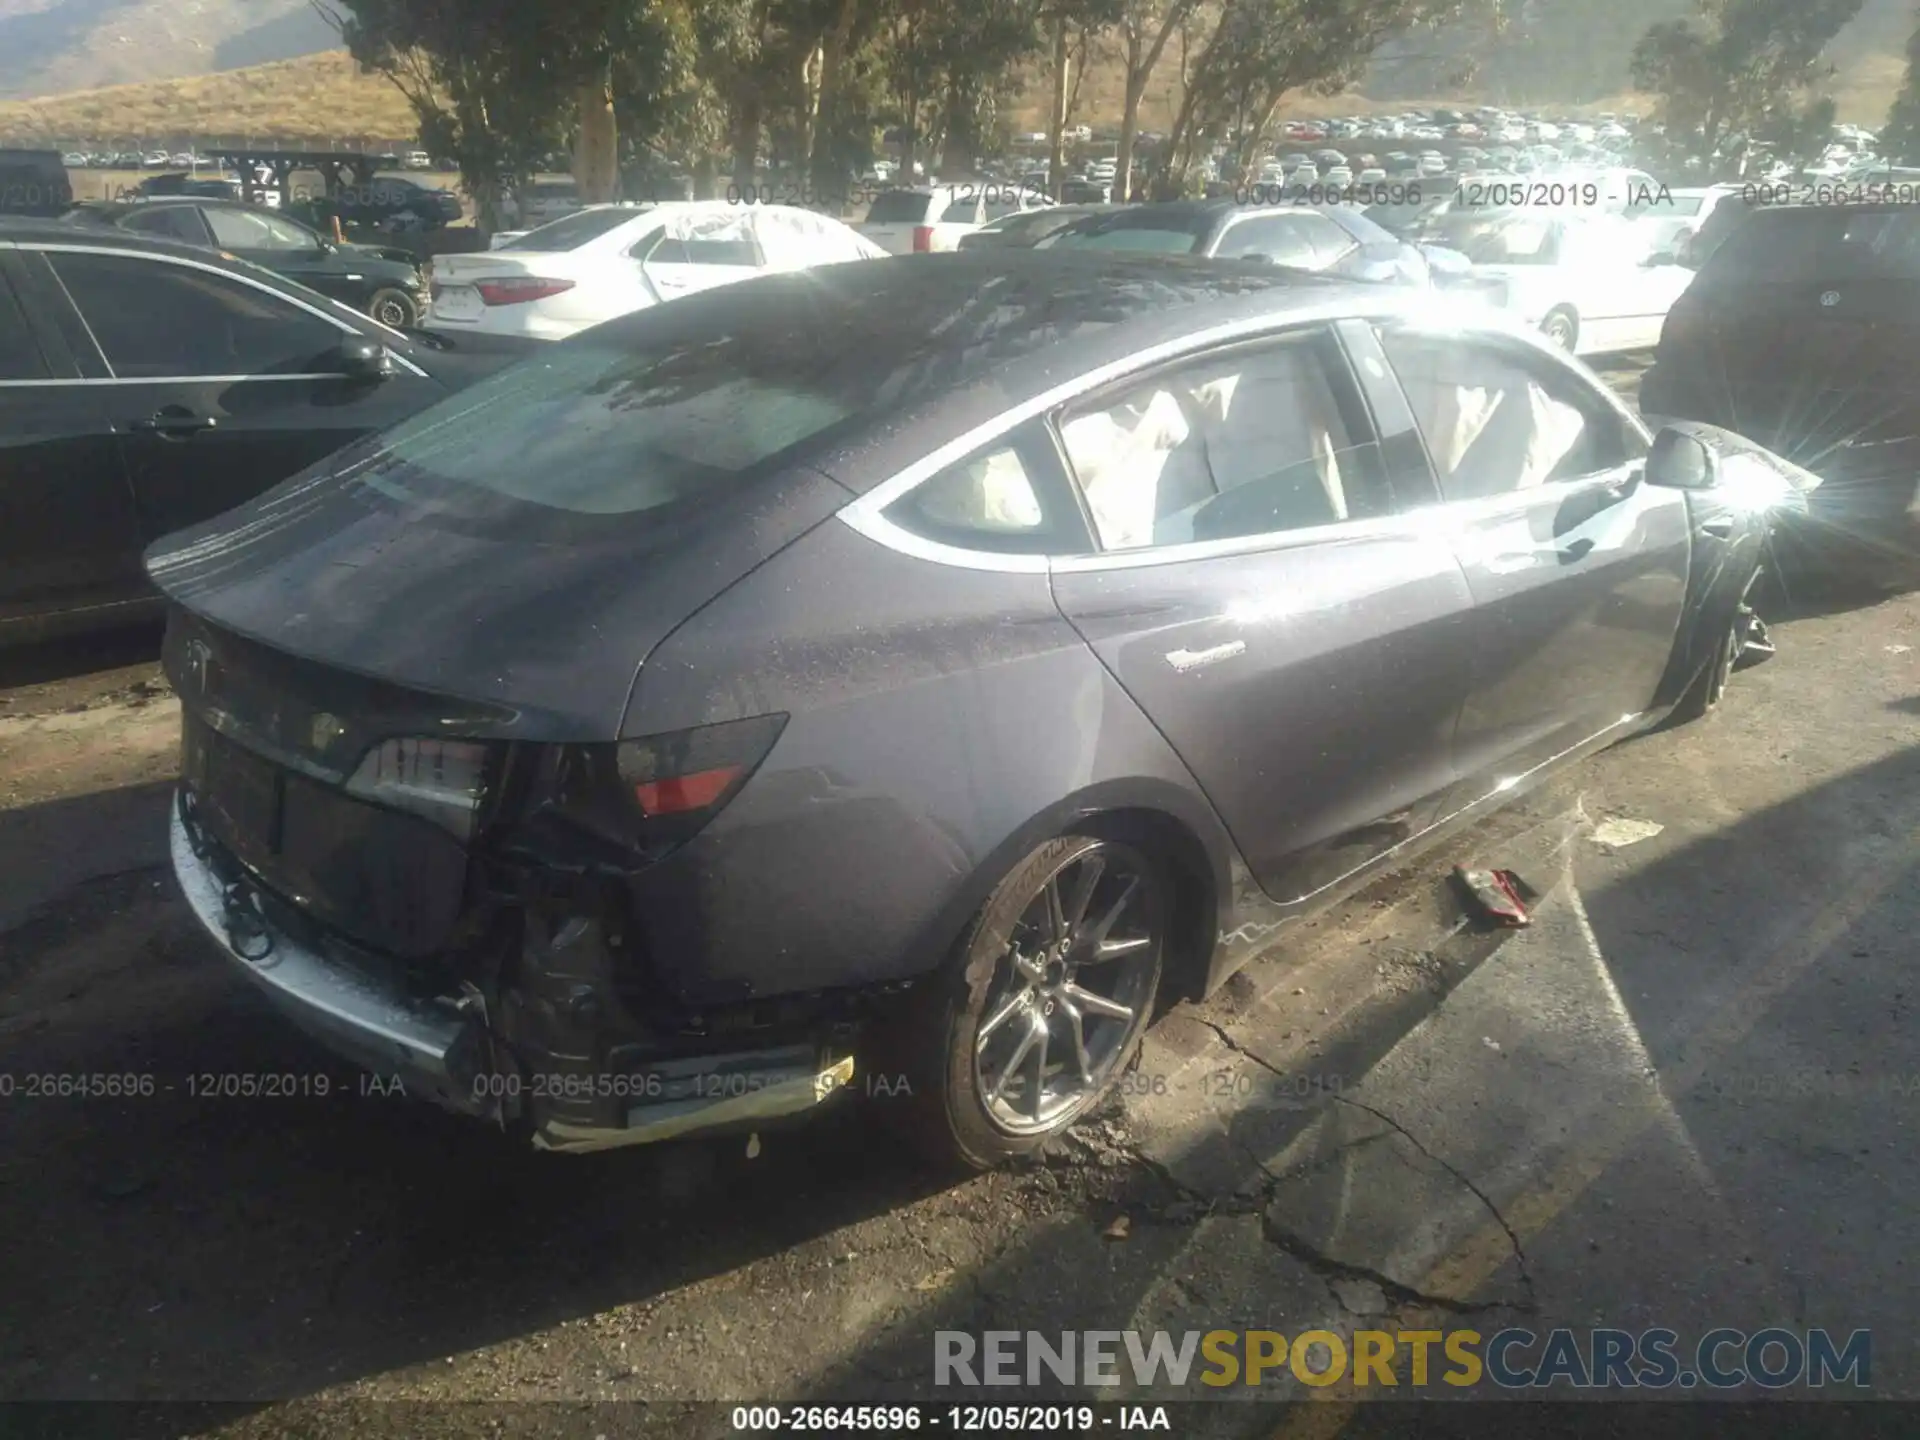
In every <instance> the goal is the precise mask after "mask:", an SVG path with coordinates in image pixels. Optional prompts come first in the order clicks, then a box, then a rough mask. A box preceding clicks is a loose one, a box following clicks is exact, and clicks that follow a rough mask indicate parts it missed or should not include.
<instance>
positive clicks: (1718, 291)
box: [1640, 204, 1920, 583]
mask: <svg viewBox="0 0 1920 1440" xmlns="http://www.w3.org/2000/svg"><path fill="white" fill-rule="evenodd" d="M1916 345H1920V209H1917V208H1915V207H1914V206H1912V205H1896V204H1850V205H1793V206H1779V207H1762V208H1758V209H1755V210H1753V211H1752V212H1751V213H1750V214H1749V215H1748V216H1747V218H1746V219H1745V220H1743V221H1742V222H1740V223H1739V224H1738V225H1737V226H1735V227H1734V228H1733V229H1732V230H1731V231H1730V232H1729V233H1728V234H1727V236H1726V238H1725V240H1724V241H1723V242H1722V243H1721V244H1720V245H1719V247H1718V248H1717V249H1715V250H1714V252H1713V254H1712V256H1711V258H1709V259H1708V260H1707V262H1706V264H1705V265H1704V266H1703V267H1702V268H1701V270H1700V273H1699V274H1698V275H1697V276H1696V277H1695V279H1694V281H1693V283H1692V285H1691V286H1689V287H1688V289H1687V291H1686V293H1685V294H1684V295H1682V296H1681V297H1680V299H1679V301H1678V302H1677V303H1676V304H1675V305H1674V307H1673V309H1672V310H1671V311H1669V312H1668V315H1667V320H1666V325H1665V328H1664V329H1663V330H1662V331H1661V334H1660V346H1659V349H1658V351H1657V352H1656V353H1655V363H1654V366H1653V368H1652V369H1651V370H1649V371H1648V372H1647V374H1646V376H1645V377H1644V378H1643V379H1642V381H1641V385H1640V407H1641V409H1642V411H1643V412H1645V413H1647V414H1649V415H1658V416H1667V417H1673V418H1679V419H1687V420H1701V421H1705V422H1707V423H1709V424H1713V425H1721V426H1724V427H1726V428H1727V429H1729V430H1735V431H1738V432H1740V433H1741V434H1743V435H1746V436H1748V437H1749V438H1750V439H1753V440H1756V441H1758V442H1759V443H1760V444H1762V445H1765V446H1767V447H1768V448H1769V449H1771V450H1773V451H1775V452H1776V453H1778V454H1780V455H1783V456H1785V457H1787V458H1788V459H1790V460H1793V461H1796V462H1798V463H1799V464H1800V465H1803V466H1805V467H1806V468H1807V469H1808V470H1811V471H1812V472H1813V473H1814V474H1816V475H1818V476H1819V477H1820V478H1821V481H1822V484H1821V486H1820V488H1819V489H1818V490H1817V491H1815V492H1814V494H1813V496H1812V497H1811V513H1810V514H1809V516H1808V523H1807V524H1806V525H1805V526H1804V527H1802V528H1801V529H1800V530H1799V532H1798V533H1797V534H1794V533H1789V534H1788V535H1785V536H1783V537H1782V538H1783V539H1784V540H1786V541H1788V542H1789V546H1790V549H1793V550H1798V551H1800V552H1801V555H1800V558H1802V559H1818V560H1819V561H1820V562H1821V563H1822V565H1823V566H1824V567H1826V568H1833V567H1834V566H1836V565H1837V564H1844V565H1845V567H1846V569H1847V570H1848V571H1849V572H1850V573H1852V574H1854V575H1857V576H1861V577H1862V578H1865V577H1866V576H1867V575H1869V574H1871V575H1872V576H1873V577H1874V578H1879V579H1885V580H1893V581H1898V582H1900V583H1910V582H1911V580H1912V579H1913V578H1914V577H1915V576H1916V575H1920V544H1916V540H1920V527H1917V526H1916V521H1915V500H1916V493H1915V482H1916V479H1920V386H1916V385H1915V383H1914V379H1913V363H1914V355H1915V347H1916ZM1813 542H1818V544H1819V545H1820V547H1821V548H1822V549H1825V550H1829V551H1830V553H1827V554H1825V555H1821V556H1818V557H1816V556H1814V555H1811V554H1809V553H1807V552H1808V546H1809V544H1811V543H1813ZM1836 545H1840V546H1841V547H1842V549H1843V551H1844V556H1843V555H1842V554H1838V553H1831V547H1834V546H1836Z"/></svg>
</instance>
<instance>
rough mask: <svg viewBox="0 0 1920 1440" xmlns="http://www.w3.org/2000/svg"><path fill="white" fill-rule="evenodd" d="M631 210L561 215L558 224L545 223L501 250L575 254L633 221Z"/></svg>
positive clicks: (585, 211) (508, 243)
mask: <svg viewBox="0 0 1920 1440" xmlns="http://www.w3.org/2000/svg"><path fill="white" fill-rule="evenodd" d="M634 215H635V212H634V211H632V210H582V211H580V212H579V213H578V214H575V215H565V216H562V217H561V218H560V219H558V220H552V221H549V222H548V223H547V224H545V225H541V226H539V227H538V228H536V229H533V230H529V231H527V233H526V234H524V235H522V236H519V237H518V238H517V239H513V240H509V241H507V242H506V244H504V245H502V246H501V247H500V248H501V249H502V250H539V251H543V252H546V253H548V254H551V253H553V252H554V251H556V250H578V249H579V248H580V247H581V246H582V245H585V244H587V243H588V242H589V241H592V240H598V239H599V238H600V237H601V236H602V235H605V234H606V233H607V232H608V231H610V230H617V229H619V228H620V227H621V226H622V225H624V224H626V223H627V222H628V221H629V220H631V219H633V218H634Z"/></svg>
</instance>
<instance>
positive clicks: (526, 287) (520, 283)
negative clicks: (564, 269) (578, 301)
mask: <svg viewBox="0 0 1920 1440" xmlns="http://www.w3.org/2000/svg"><path fill="white" fill-rule="evenodd" d="M574 283H575V282H574V281H572V280H552V279H548V278H546V277H544V276H540V275H506V276H500V277H497V278H495V279H492V280H476V281H475V282H474V286H473V288H474V289H476V290H478V291H479V292H480V300H481V303H483V304H486V305H525V304H526V303H527V302H528V301H530V300H545V299H547V298H548V297H549V296H552V295H562V294H565V293H566V292H567V291H569V290H571V289H573V287H574Z"/></svg>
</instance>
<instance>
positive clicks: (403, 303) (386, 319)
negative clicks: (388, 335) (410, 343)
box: [367, 285, 420, 330]
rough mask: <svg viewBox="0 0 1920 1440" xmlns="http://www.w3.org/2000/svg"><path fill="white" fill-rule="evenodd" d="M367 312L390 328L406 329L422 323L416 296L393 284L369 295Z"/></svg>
mask: <svg viewBox="0 0 1920 1440" xmlns="http://www.w3.org/2000/svg"><path fill="white" fill-rule="evenodd" d="M367 314H369V315H371V316H372V317H373V318H374V319H375V320H378V321H379V322H380V323H381V324H382V325H385V326H386V327H387V328H388V329H389V330H406V329H409V328H410V327H412V326H414V325H417V324H419V323H420V307H419V305H418V304H417V303H415V301H414V298H413V297H412V296H411V295H409V294H407V292H406V291H404V290H396V289H394V288H393V287H392V286H391V285H388V286H384V287H382V288H381V289H378V290H376V291H374V292H373V294H371V295H369V296H368V297H367Z"/></svg>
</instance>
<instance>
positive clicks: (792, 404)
mask: <svg viewBox="0 0 1920 1440" xmlns="http://www.w3.org/2000/svg"><path fill="white" fill-rule="evenodd" d="M747 348H748V346H747V345H746V344H744V343H743V342H741V341H739V340H737V339H733V338H726V337H722V338H717V339H715V340H713V341H712V342H711V343H709V344H707V345H703V346H685V345H678V346H673V347H671V348H669V349H666V350H635V349H632V348H630V347H627V346H617V345H614V344H608V343H601V342H597V341H595V340H592V339H585V338H582V339H579V340H574V341H570V342H566V343H564V344H560V345H556V346H554V347H553V348H552V349H551V350H549V351H547V352H545V353H543V354H541V355H540V356H538V357H536V358H534V359H530V360H524V361H522V362H520V363H519V364H517V365H513V366H509V367H508V368H507V369H505V370H502V371H500V372H498V373H497V374H495V375H492V376H489V377H488V378H487V379H485V380H483V381H481V382H480V383H479V384H477V385H474V386H471V387H470V388H468V389H466V390H463V391H461V392H460V393H459V394H458V395H456V396H454V397H452V398H451V399H448V400H444V401H442V402H441V403H440V404H438V405H435V406H432V407H430V408H429V409H427V410H424V411H422V412H421V413H420V414H418V415H416V416H414V417H413V418H412V419H410V420H405V421H402V422H401V423H400V424H399V425H397V426H395V427H394V428H393V429H392V430H389V431H388V432H387V433H386V434H385V436H383V437H382V440H381V445H380V455H379V457H378V459H376V461H375V463H374V464H373V465H372V466H371V467H370V468H369V469H368V470H366V471H364V472H362V477H361V478H362V479H363V480H364V481H365V482H366V483H367V484H369V485H371V486H372V487H373V488H374V489H376V490H379V491H381V492H382V493H384V494H387V495H389V496H390V497H392V498H394V499H399V500H406V501H411V502H414V503H426V504H432V503H433V502H434V500H435V498H436V494H437V493H438V492H441V491H444V489H445V488H446V487H448V486H452V487H455V488H456V489H458V488H463V487H468V488H472V489H475V490H479V491H483V492H490V493H491V494H493V495H496V496H503V497H505V498H507V499H510V500H520V501H525V502H528V503H531V504H534V505H540V506H545V507H547V508H549V509H553V510H562V511H570V512H572V513H574V514H583V515H627V514H633V513H635V512H638V511H644V510H654V509H658V508H661V507H663V506H668V505H671V504H673V503H674V502H676V501H679V500H682V499H687V498H692V497H693V496H694V495H695V493H696V492H699V491H701V490H704V489H707V488H709V487H713V486H716V485H725V484H726V483H727V482H731V481H737V480H740V479H742V478H744V477H745V476H746V475H747V474H748V472H752V471H757V470H759V469H760V468H761V467H763V466H765V465H766V464H768V463H769V462H774V461H777V460H778V459H779V458H780V457H781V456H782V455H783V454H784V453H785V452H787V451H789V450H792V449H794V448H795V447H797V446H799V445H800V444H801V443H802V442H804V441H806V440H808V439H810V438H811V437H813V436H815V435H817V434H819V433H820V432H821V431H823V430H825V429H827V428H828V427H829V426H831V425H833V424H835V423H836V422H838V421H841V420H844V419H846V418H847V417H848V416H849V415H850V414H852V413H853V412H852V409H851V408H850V407H849V406H848V405H847V403H846V402H845V401H843V400H842V399H839V398H836V397H833V396H830V395H826V394H822V393H818V392H815V391H812V390H809V388H808V386H807V383H806V380H805V379H804V378H803V377H801V376H798V375H796V376H795V377H793V378H791V379H786V378H780V377H778V376H777V375H776V374H774V373H771V372H770V371H769V370H768V369H767V368H766V367H764V366H761V365H757V364H755V363H754V357H753V356H750V355H746V354H743V353H741V352H742V351H744V350H746V349H747Z"/></svg>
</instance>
